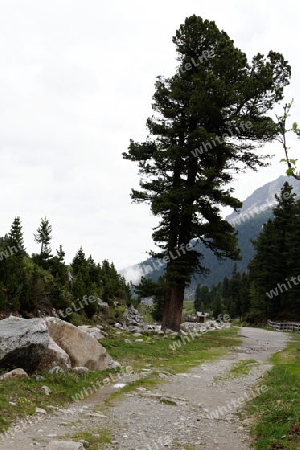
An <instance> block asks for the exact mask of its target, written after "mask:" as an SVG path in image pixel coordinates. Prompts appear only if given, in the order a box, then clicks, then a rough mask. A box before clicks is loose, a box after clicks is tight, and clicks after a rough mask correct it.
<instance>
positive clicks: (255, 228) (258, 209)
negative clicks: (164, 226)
mask: <svg viewBox="0 0 300 450" xmlns="http://www.w3.org/2000/svg"><path fill="white" fill-rule="evenodd" d="M286 181H287V182H288V183H289V184H290V185H292V186H293V188H294V192H295V193H296V194H297V197H300V182H299V181H297V180H295V179H294V178H291V177H287V176H280V177H279V178H277V179H276V180H274V181H271V182H269V183H267V184H265V185H263V186H261V187H260V188H258V189H256V190H255V191H254V192H253V193H252V194H251V195H250V196H249V197H247V198H246V200H245V201H243V206H242V208H241V209H240V211H239V212H233V213H232V214H230V215H228V216H227V217H226V220H228V221H229V222H230V223H232V224H233V225H234V227H235V229H236V231H237V232H238V246H239V248H240V251H241V257H242V259H241V260H240V261H232V260H230V259H226V260H225V261H223V262H220V261H218V259H217V258H216V257H215V256H214V255H213V254H212V252H211V251H210V250H208V249H206V248H205V246H204V245H203V244H202V243H199V244H197V246H196V248H197V250H198V251H199V252H200V253H201V254H203V257H204V259H203V263H204V265H205V267H207V268H208V269H209V270H210V274H209V275H208V276H206V277H205V276H203V275H194V276H193V278H192V280H191V284H190V287H189V289H187V293H188V292H190V293H191V295H193V294H192V293H193V291H194V290H195V288H196V285H197V283H201V284H205V285H207V286H211V285H213V284H215V283H218V282H219V281H222V280H223V278H224V277H228V278H230V276H231V274H232V271H233V267H234V264H235V263H236V264H237V269H238V271H240V272H244V271H245V270H246V269H247V266H248V263H249V261H250V260H251V259H252V258H253V256H254V248H253V245H252V243H251V239H256V237H257V235H258V234H259V232H260V231H261V229H262V226H263V224H264V223H266V221H267V220H268V219H269V218H270V217H272V208H273V207H274V205H275V203H276V199H275V194H277V195H279V194H280V190H281V187H282V185H283V184H284V182H286ZM164 267H165V266H164V264H163V263H162V262H161V261H159V260H155V259H154V258H149V259H147V260H146V261H143V262H141V263H140V264H136V265H134V266H130V267H128V268H126V269H124V270H123V271H122V274H123V275H124V276H125V278H126V279H128V280H132V282H133V283H136V284H137V283H138V282H139V279H140V277H141V276H145V277H147V278H151V279H152V280H153V281H156V280H157V279H158V278H159V276H161V275H163V273H164ZM188 296H189V295H188Z"/></svg>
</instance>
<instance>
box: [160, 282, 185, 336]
mask: <svg viewBox="0 0 300 450" xmlns="http://www.w3.org/2000/svg"><path fill="white" fill-rule="evenodd" d="M183 301H184V286H174V287H170V288H168V289H167V290H166V291H165V296H164V307H163V317H162V323H161V329H162V330H165V329H167V328H169V329H170V330H173V331H178V332H179V331H180V324H181V317H182V308H183Z"/></svg>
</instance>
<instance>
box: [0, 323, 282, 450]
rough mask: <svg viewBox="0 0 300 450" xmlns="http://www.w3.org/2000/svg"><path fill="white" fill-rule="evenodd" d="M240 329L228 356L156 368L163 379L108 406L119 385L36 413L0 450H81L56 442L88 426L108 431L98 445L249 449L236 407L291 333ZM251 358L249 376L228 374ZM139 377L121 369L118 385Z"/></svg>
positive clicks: (251, 391)
mask: <svg viewBox="0 0 300 450" xmlns="http://www.w3.org/2000/svg"><path fill="white" fill-rule="evenodd" d="M241 335H242V339H243V343H242V345H241V347H237V348H232V349H231V352H230V354H229V355H227V356H226V357H223V358H222V359H219V360H217V361H215V362H213V363H205V364H200V365H199V366H197V367H194V368H193V369H191V370H188V368H187V369H186V372H185V373H179V374H177V375H175V376H172V375H168V374H161V376H162V377H163V378H164V382H163V383H162V384H160V385H158V386H157V387H155V388H154V389H152V390H151V391H149V390H146V389H145V388H142V387H139V388H137V389H136V390H134V391H132V392H130V393H124V394H123V395H122V396H120V397H119V398H118V399H115V400H114V401H113V403H112V405H111V406H109V407H108V406H106V405H105V404H104V402H103V400H104V398H106V397H107V396H108V395H109V394H110V393H111V392H113V391H115V390H116V389H119V388H118V386H117V387H115V386H114V384H111V385H109V386H106V387H105V388H103V389H100V390H99V391H97V392H96V393H95V394H93V395H91V396H90V397H88V398H87V399H85V400H82V401H79V402H76V403H73V404H71V405H70V407H69V408H65V409H54V410H53V412H52V413H51V414H45V413H43V412H41V413H40V414H39V415H38V416H37V418H36V419H35V422H33V423H32V424H29V423H27V424H22V425H21V426H20V431H16V430H15V431H14V432H12V433H11V434H10V435H8V436H7V437H5V438H4V439H2V440H0V449H3V450H24V449H26V450H27V449H30V448H41V449H49V450H50V449H60V450H63V449H64V448H65V449H67V448H69V449H70V450H71V449H74V450H76V449H80V448H81V449H84V448H85V443H84V439H82V441H83V442H82V444H78V443H76V444H75V443H74V442H73V443H72V442H70V443H69V447H64V444H63V443H62V442H61V443H59V442H58V443H57V444H56V442H57V441H72V436H73V435H74V434H75V433H78V432H84V431H90V432H92V433H94V434H99V435H100V436H101V433H103V434H105V433H107V432H109V433H110V435H111V442H110V443H109V444H102V446H101V447H100V446H99V448H103V449H120V450H123V449H124V450H145V449H147V450H152V449H153V450H154V449H155V450H159V449H163V448H170V449H178V450H181V449H182V450H191V449H196V450H197V449H199V450H200V449H207V450H211V449H216V450H218V449H222V450H249V449H250V439H249V433H248V428H249V426H248V425H249V419H251V418H248V420H247V421H244V422H242V421H241V419H240V418H239V415H238V412H239V410H240V409H241V408H242V406H243V404H244V402H245V401H247V399H248V398H251V397H252V396H254V395H257V393H258V392H259V391H258V390H256V388H255V385H256V384H257V382H258V381H259V380H260V377H262V375H263V374H264V373H265V371H266V370H268V369H269V368H270V364H269V363H268V359H269V358H270V356H271V355H272V354H273V353H275V352H276V351H279V350H282V349H283V348H284V346H285V343H286V341H287V339H288V336H287V335H284V334H281V333H277V332H271V331H265V330H259V329H255V328H242V329H241ZM249 359H254V360H256V361H257V363H258V364H255V365H253V368H252V369H251V371H250V373H249V374H247V375H245V376H243V377H239V378H237V379H226V374H227V373H228V370H229V369H230V367H231V366H232V364H234V363H236V362H237V361H242V360H249ZM145 369H146V370H145V372H147V370H148V371H149V370H151V368H145ZM145 372H144V373H145ZM139 376H141V375H139V374H126V375H124V376H123V377H122V378H120V379H119V380H118V381H117V384H120V383H126V384H127V383H130V382H131V381H133V380H134V379H136V378H137V377H139ZM224 376H225V379H221V377H224ZM261 388H262V387H261Z"/></svg>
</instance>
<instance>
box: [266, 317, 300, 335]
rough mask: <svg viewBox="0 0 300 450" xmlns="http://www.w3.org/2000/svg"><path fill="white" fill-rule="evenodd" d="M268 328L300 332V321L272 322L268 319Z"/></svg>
mask: <svg viewBox="0 0 300 450" xmlns="http://www.w3.org/2000/svg"><path fill="white" fill-rule="evenodd" d="M267 326H268V328H272V330H275V331H291V332H293V333H300V323H297V322H272V321H271V320H268V325H267Z"/></svg>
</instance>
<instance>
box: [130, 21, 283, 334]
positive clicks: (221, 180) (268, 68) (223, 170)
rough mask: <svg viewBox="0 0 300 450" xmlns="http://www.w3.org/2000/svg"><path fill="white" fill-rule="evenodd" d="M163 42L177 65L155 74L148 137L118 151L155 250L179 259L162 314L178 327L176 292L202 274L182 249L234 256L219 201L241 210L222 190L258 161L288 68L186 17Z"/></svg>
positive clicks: (169, 273) (278, 58)
mask: <svg viewBox="0 0 300 450" xmlns="http://www.w3.org/2000/svg"><path fill="white" fill-rule="evenodd" d="M173 42H174V44H175V46H176V51H177V54H178V58H177V59H178V62H179V66H178V69H177V71H176V73H175V74H174V75H173V76H172V77H170V78H163V77H158V78H157V81H156V85H155V93H154V97H153V100H154V103H153V110H154V112H155V115H154V116H153V117H151V118H149V119H148V120H147V127H148V130H149V136H148V137H147V140H146V141H145V142H142V143H137V142H134V141H133V140H132V141H131V142H130V146H129V149H128V152H127V153H124V155H123V156H124V158H125V159H128V160H130V161H134V162H137V163H138V165H139V171H140V175H141V180H140V190H136V189H133V190H132V194H131V197H132V199H133V200H134V201H136V202H146V203H148V204H150V206H151V211H152V213H153V214H154V215H156V216H158V217H159V218H160V223H159V225H158V227H157V228H156V229H155V231H154V233H153V240H154V242H155V243H156V244H157V245H158V246H159V247H160V251H159V252H158V253H157V254H156V256H157V257H160V258H162V257H169V255H170V254H173V255H179V256H177V257H176V258H174V259H173V258H172V259H170V258H169V260H167V268H166V275H165V281H166V284H165V295H164V313H163V320H162V328H163V329H165V328H171V329H173V330H174V331H179V329H180V321H181V315H182V306H183V300H184V288H185V286H186V285H187V284H188V283H189V281H190V277H191V275H192V274H193V273H194V272H195V271H198V272H199V273H203V272H205V262H203V261H202V260H201V255H200V254H199V253H198V252H197V251H196V250H194V249H193V250H190V251H185V249H186V246H187V245H188V244H190V243H193V242H194V241H193V240H194V239H200V240H201V241H202V242H203V243H204V244H205V246H206V247H208V248H210V249H211V250H212V251H213V252H214V253H215V254H216V255H218V256H219V257H220V258H224V257H230V258H233V259H237V258H238V251H237V249H236V242H237V239H236V235H235V232H234V229H233V227H232V226H231V225H230V224H229V223H228V222H226V221H225V220H223V219H222V218H221V214H220V206H230V207H232V208H238V207H240V206H241V203H240V202H239V200H238V199H236V198H235V197H233V196H232V189H231V188H229V187H227V185H228V183H230V182H231V180H232V177H233V174H234V173H236V172H240V171H241V170H243V169H246V168H250V169H254V170H255V169H256V168H257V167H261V166H264V164H265V163H264V161H263V158H262V157H261V156H260V155H258V154H257V152H256V151H255V150H256V144H257V143H264V142H268V141H270V140H272V139H273V138H274V136H275V134H276V133H277V132H278V130H277V127H276V124H275V123H274V122H273V120H272V119H271V118H270V117H269V116H268V112H269V110H270V109H271V108H272V107H273V106H274V104H275V103H276V102H278V101H279V100H281V99H282V93H283V88H284V86H285V85H287V84H288V82H289V78H290V66H289V65H288V64H287V62H286V61H285V60H284V58H283V56H282V55H281V54H279V53H275V52H272V51H271V52H269V54H268V55H267V57H265V56H263V55H261V54H258V55H256V56H254V58H253V60H252V62H248V61H247V58H246V55H245V54H244V53H243V52H242V51H241V50H240V49H238V48H237V47H235V45H234V42H233V41H232V40H231V39H230V38H229V36H228V35H227V34H226V33H225V32H224V31H220V30H219V29H218V28H217V26H216V24H215V23H214V22H212V21H208V20H203V19H202V18H201V17H197V16H195V15H194V16H191V17H188V18H187V19H186V20H185V22H184V24H183V25H181V26H180V28H179V30H177V31H176V35H175V36H174V37H173ZM199 57H200V58H201V59H200V58H199ZM246 123H247V124H248V126H247V127H246V126H245V124H246ZM225 133H226V136H225ZM220 137H222V138H221V139H219V138H220Z"/></svg>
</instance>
